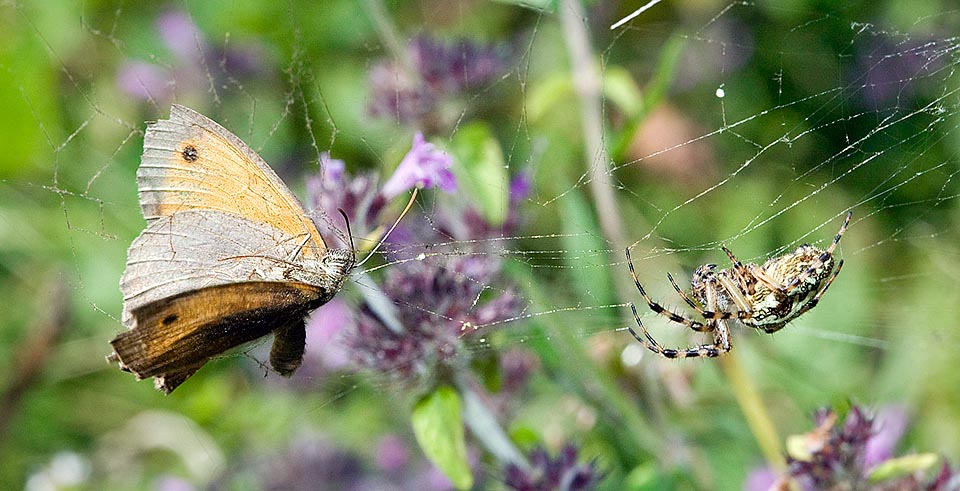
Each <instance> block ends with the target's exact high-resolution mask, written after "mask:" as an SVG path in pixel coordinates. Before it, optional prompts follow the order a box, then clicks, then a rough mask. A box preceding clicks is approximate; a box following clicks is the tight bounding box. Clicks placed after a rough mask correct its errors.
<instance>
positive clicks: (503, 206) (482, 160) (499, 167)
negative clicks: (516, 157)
mask: <svg viewBox="0 0 960 491" xmlns="http://www.w3.org/2000/svg"><path fill="white" fill-rule="evenodd" d="M453 154H454V155H455V156H456V158H457V160H456V161H457V163H458V164H459V165H457V166H456V167H455V168H454V172H455V173H456V175H457V179H458V180H459V181H461V182H463V183H464V187H466V188H467V189H468V190H469V192H470V195H471V196H473V198H474V200H475V202H476V203H478V204H479V205H480V212H481V213H482V214H483V217H484V218H486V219H487V221H488V222H490V223H491V224H494V225H499V224H501V223H503V221H504V220H505V219H506V217H507V208H508V206H509V205H508V200H509V198H510V182H509V177H508V175H507V169H506V165H505V164H504V160H503V151H501V150H500V143H499V142H498V141H497V139H496V137H495V136H494V135H493V132H492V131H490V127H489V126H487V125H486V124H484V123H480V122H477V123H471V124H468V125H465V126H464V127H463V128H461V129H460V131H458V132H457V134H456V136H454V138H453Z"/></svg>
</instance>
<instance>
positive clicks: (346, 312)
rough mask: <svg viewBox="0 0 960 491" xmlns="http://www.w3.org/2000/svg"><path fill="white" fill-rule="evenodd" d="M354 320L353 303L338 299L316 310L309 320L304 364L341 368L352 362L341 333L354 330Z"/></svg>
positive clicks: (332, 368) (331, 368)
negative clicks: (350, 304) (351, 304)
mask: <svg viewBox="0 0 960 491" xmlns="http://www.w3.org/2000/svg"><path fill="white" fill-rule="evenodd" d="M355 323H356V321H355V316H354V314H353V311H352V310H351V309H350V306H349V305H348V304H347V302H345V301H344V300H342V299H339V298H334V299H333V300H331V301H329V302H327V303H326V304H325V305H323V306H322V307H320V308H319V309H317V310H315V311H314V312H313V314H311V315H310V317H309V318H308V319H307V348H306V352H305V353H304V365H314V366H317V367H322V368H324V369H327V370H339V369H341V368H343V367H344V366H346V365H347V364H349V362H350V354H349V353H347V352H346V349H345V346H344V345H343V342H342V340H341V336H342V333H343V332H345V331H350V330H352V329H353V328H354V324H355ZM305 368H306V367H305Z"/></svg>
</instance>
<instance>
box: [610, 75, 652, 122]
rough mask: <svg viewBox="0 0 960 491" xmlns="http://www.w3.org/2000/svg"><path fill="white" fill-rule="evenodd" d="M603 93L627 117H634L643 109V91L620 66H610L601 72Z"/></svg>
mask: <svg viewBox="0 0 960 491" xmlns="http://www.w3.org/2000/svg"><path fill="white" fill-rule="evenodd" d="M603 95H605V96H606V98H607V100H609V101H610V102H612V103H613V104H614V105H615V106H617V108H618V109H620V110H621V111H623V113H624V114H625V115H626V116H627V117H628V118H635V117H637V116H639V115H640V111H642V110H643V103H644V100H643V91H642V90H640V87H639V86H638V85H637V82H636V81H634V80H633V77H632V76H631V75H630V72H628V71H627V69H625V68H623V67H622V66H616V65H615V66H611V67H609V68H607V71H606V73H604V74H603Z"/></svg>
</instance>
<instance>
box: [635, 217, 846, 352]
mask: <svg viewBox="0 0 960 491" xmlns="http://www.w3.org/2000/svg"><path fill="white" fill-rule="evenodd" d="M852 215H853V212H849V213H847V218H846V219H845V220H844V221H843V225H841V226H840V231H839V232H837V235H836V237H834V238H833V243H831V244H830V246H829V247H827V248H826V249H825V250H822V249H819V248H817V247H815V246H812V245H808V244H803V245H801V246H800V247H797V249H796V250H795V251H793V252H791V253H789V254H784V255H782V256H779V257H774V258H770V259H769V260H767V262H765V263H763V265H762V266H757V265H756V264H751V263H747V264H744V263H742V262H740V260H739V259H737V257H736V256H734V255H733V252H730V249H727V248H726V247H723V252H725V253H726V254H727V257H728V258H730V262H731V263H733V266H732V267H730V268H727V269H720V270H718V269H717V265H716V264H706V265H703V266H700V267H698V268H697V270H696V271H695V272H694V273H693V277H692V278H691V280H690V285H691V287H692V291H691V294H689V295H688V294H687V293H684V292H683V290H681V289H680V287H679V286H678V285H677V282H676V281H674V280H673V276H672V275H670V273H667V279H668V280H670V284H671V285H673V289H674V290H676V291H677V293H678V294H680V298H682V299H683V301H684V302H686V303H687V305H689V306H690V307H692V308H693V309H694V310H696V311H697V313H698V314H700V316H701V317H703V319H704V321H705V322H700V321H697V320H693V319H688V318H686V317H683V316H681V315H680V314H677V313H675V312H673V311H670V310H667V309H666V308H664V307H663V306H662V305H660V304H658V303H656V302H654V301H653V300H651V299H650V296H649V295H647V292H646V291H644V289H643V286H641V285H640V280H639V279H638V278H637V273H636V271H635V270H634V268H633V260H632V259H631V258H630V249H629V248H627V249H626V253H627V264H628V266H629V267H630V274H631V275H632V276H633V282H634V283H635V284H636V285H637V290H639V291H640V295H642V296H643V299H644V300H646V302H647V305H649V306H650V310H652V311H654V312H656V313H657V314H660V315H662V316H664V317H667V318H668V319H670V320H671V321H673V322H676V323H678V324H682V325H684V326H687V327H689V328H690V329H693V330H694V331H697V332H706V333H712V334H713V343H711V344H702V345H700V346H697V347H695V348H687V349H683V350H679V349H671V348H664V347H663V346H661V345H660V343H658V342H657V341H656V340H655V339H653V337H652V336H650V333H649V332H647V329H646V328H645V327H643V322H641V321H640V315H639V314H638V313H637V307H636V306H635V305H634V304H633V303H632V302H631V303H630V309H631V310H632V311H633V317H634V319H636V321H637V325H638V326H639V327H640V330H641V331H643V337H641V336H640V335H639V334H637V331H635V330H633V328H632V327H628V328H627V330H629V331H630V334H632V335H633V337H634V338H636V340H637V341H639V342H640V344H642V345H644V346H645V347H646V348H647V349H649V350H650V351H653V352H654V353H656V354H658V355H660V356H663V357H665V358H697V357H711V358H713V357H717V356H720V355H722V354H724V353H726V352H728V351H730V348H731V347H732V345H731V344H730V332H729V330H728V327H727V323H726V321H727V320H728V319H737V320H739V321H740V322H741V323H742V324H743V325H745V326H748V327H753V328H755V329H759V330H761V331H763V332H766V333H774V332H777V331H779V330H780V329H782V328H783V327H784V326H786V325H787V324H788V323H789V322H790V321H792V320H794V319H796V318H797V317H800V316H801V315H803V313H804V312H806V311H808V310H810V309H812V308H814V307H816V305H817V302H819V301H820V298H821V297H823V294H824V293H826V291H827V288H830V285H831V284H832V283H833V280H834V279H836V278H837V275H838V274H840V268H841V267H843V260H842V259H841V260H840V261H837V262H836V267H834V259H833V250H834V249H835V248H836V247H837V244H839V243H840V238H841V237H843V232H844V231H846V229H847V224H849V223H850V217H851V216H852ZM691 297H692V298H691Z"/></svg>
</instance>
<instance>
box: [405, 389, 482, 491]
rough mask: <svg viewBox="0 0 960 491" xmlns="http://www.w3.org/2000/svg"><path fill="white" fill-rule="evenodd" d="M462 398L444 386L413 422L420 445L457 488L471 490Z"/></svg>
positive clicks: (417, 410)
mask: <svg viewBox="0 0 960 491" xmlns="http://www.w3.org/2000/svg"><path fill="white" fill-rule="evenodd" d="M460 406H461V403H460V395H459V394H457V391H456V390H454V389H453V388H452V387H449V386H445V385H444V386H440V387H438V388H437V389H436V390H434V391H433V392H432V393H430V394H427V395H426V396H424V397H423V398H422V399H420V401H419V402H417V405H416V406H415V407H414V408H413V415H412V417H411V423H412V426H413V433H414V435H416V437H417V443H419V444H420V448H421V449H423V453H425V454H426V455H427V458H429V459H430V461H431V462H433V463H434V465H436V466H437V468H438V469H440V470H441V471H443V473H444V475H446V476H447V477H448V478H449V479H450V482H452V483H453V485H454V486H456V487H457V489H470V487H471V486H473V474H472V473H471V471H470V464H469V463H468V462H467V446H466V443H465V440H464V433H463V418H462V416H461V413H460Z"/></svg>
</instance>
